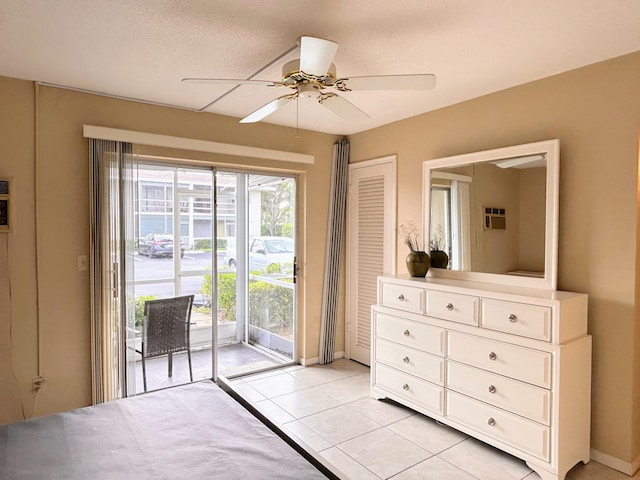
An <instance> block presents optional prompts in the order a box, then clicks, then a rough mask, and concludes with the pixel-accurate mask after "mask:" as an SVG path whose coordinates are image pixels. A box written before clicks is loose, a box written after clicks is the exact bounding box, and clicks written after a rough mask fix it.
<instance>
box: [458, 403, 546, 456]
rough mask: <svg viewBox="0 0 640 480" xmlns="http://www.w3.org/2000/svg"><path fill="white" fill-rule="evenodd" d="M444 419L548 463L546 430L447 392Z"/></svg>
mask: <svg viewBox="0 0 640 480" xmlns="http://www.w3.org/2000/svg"><path fill="white" fill-rule="evenodd" d="M447 417H449V418H451V419H452V420H456V421H457V422H460V423H463V424H465V425H467V426H469V427H471V428H473V429H474V430H476V431H478V432H482V433H484V434H485V435H488V436H490V437H492V438H495V439H497V440H500V441H502V442H504V443H507V444H509V445H513V446H514V447H516V448H518V449H520V450H522V451H523V452H526V453H529V454H531V455H533V456H535V457H538V458H541V459H543V460H544V461H546V462H548V461H549V457H550V455H549V451H550V448H549V442H550V433H549V427H546V426H544V425H540V424H539V423H536V422H532V421H531V420H527V419H525V418H522V417H520V416H518V415H514V414H512V413H509V412H506V411H504V410H501V409H499V408H496V407H492V406H491V405H487V404H486V403H483V402H480V401H477V400H474V399H472V398H469V397H466V396H464V395H460V394H458V393H455V392H451V391H447Z"/></svg>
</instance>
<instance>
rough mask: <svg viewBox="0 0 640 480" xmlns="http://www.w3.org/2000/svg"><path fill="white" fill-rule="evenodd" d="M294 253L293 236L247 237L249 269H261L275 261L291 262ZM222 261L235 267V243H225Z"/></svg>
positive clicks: (281, 262) (283, 263) (280, 262)
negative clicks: (225, 251) (225, 248)
mask: <svg viewBox="0 0 640 480" xmlns="http://www.w3.org/2000/svg"><path fill="white" fill-rule="evenodd" d="M294 255H295V250H294V243H293V238H289V237H252V238H250V239H249V271H252V270H263V269H266V268H268V267H269V266H270V265H273V264H275V263H279V264H282V265H285V264H293V257H294ZM224 263H225V264H226V265H228V266H230V267H232V268H235V266H236V264H237V258H236V249H235V244H233V245H231V244H229V245H227V253H226V255H225V257H224Z"/></svg>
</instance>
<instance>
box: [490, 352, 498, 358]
mask: <svg viewBox="0 0 640 480" xmlns="http://www.w3.org/2000/svg"><path fill="white" fill-rule="evenodd" d="M496 358H498V356H497V355H496V354H495V353H494V352H491V353H490V354H489V360H495V359H496Z"/></svg>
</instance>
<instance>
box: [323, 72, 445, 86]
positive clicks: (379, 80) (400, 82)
mask: <svg viewBox="0 0 640 480" xmlns="http://www.w3.org/2000/svg"><path fill="white" fill-rule="evenodd" d="M338 82H342V83H343V84H344V85H345V86H346V87H347V89H349V90H431V89H433V88H435V86H436V76H435V75H432V74H430V73H427V74H418V75H377V76H373V77H349V78H342V79H339V80H338V81H337V82H336V83H338Z"/></svg>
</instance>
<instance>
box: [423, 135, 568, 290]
mask: <svg viewBox="0 0 640 480" xmlns="http://www.w3.org/2000/svg"><path fill="white" fill-rule="evenodd" d="M557 147H558V142H557V141H550V142H540V143H538V144H529V145H520V146H516V147H507V148H505V149H497V150H493V151H488V152H478V153H475V154H468V155H459V156H456V157H448V158H445V159H439V160H433V161H428V162H425V164H424V166H425V209H426V208H427V207H428V208H429V210H428V217H425V226H427V227H428V231H426V232H425V234H426V235H428V238H429V239H430V247H431V248H430V249H431V256H432V258H434V251H435V250H442V251H443V252H444V254H446V260H445V261H444V262H443V263H442V264H440V265H434V264H433V262H432V270H430V271H432V274H431V275H432V276H445V277H447V276H454V277H455V276H456V273H455V272H460V275H463V276H462V277H461V276H458V278H468V277H467V276H464V275H465V272H469V274H471V275H472V276H473V275H476V274H481V275H482V274H489V275H487V276H484V277H483V276H480V277H478V276H477V275H476V276H475V277H473V278H468V279H474V280H478V281H490V282H491V283H506V284H522V285H529V286H536V287H540V288H552V289H555V281H556V279H555V277H556V272H555V269H556V263H557V258H556V257H557V254H556V249H557V248H556V247H557V232H556V226H555V224H556V223H557ZM427 181H428V186H427ZM426 213H427V211H426V212H425V214H426ZM442 270H444V271H442ZM447 272H450V273H447ZM515 277H520V278H521V280H513V278H515ZM523 277H524V279H522V278H523ZM529 279H532V281H530V280H529Z"/></svg>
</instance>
